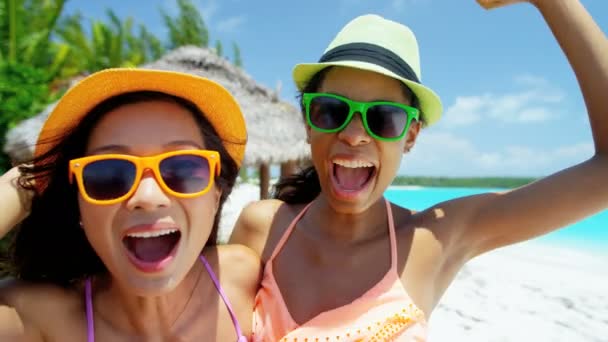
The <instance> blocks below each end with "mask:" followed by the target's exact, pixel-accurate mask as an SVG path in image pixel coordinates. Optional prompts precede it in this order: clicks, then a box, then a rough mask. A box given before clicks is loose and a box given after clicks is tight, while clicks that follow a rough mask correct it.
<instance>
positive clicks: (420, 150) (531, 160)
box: [400, 132, 593, 177]
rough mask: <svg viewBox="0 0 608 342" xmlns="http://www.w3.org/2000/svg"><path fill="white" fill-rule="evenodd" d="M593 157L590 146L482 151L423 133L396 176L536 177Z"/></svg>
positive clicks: (456, 138) (448, 137)
mask: <svg viewBox="0 0 608 342" xmlns="http://www.w3.org/2000/svg"><path fill="white" fill-rule="evenodd" d="M592 154H593V145H592V144H591V143H578V144H574V145H568V146H557V147H555V148H551V149H542V148H532V147H527V146H518V145H510V146H507V147H505V148H503V149H500V150H498V151H492V152H486V151H483V150H482V149H481V148H479V147H478V146H476V145H475V144H473V143H472V142H471V141H469V140H467V139H465V138H462V137H459V136H456V135H454V134H451V133H446V132H423V133H422V134H421V135H420V137H419V140H418V142H417V143H416V146H415V147H414V149H413V150H412V152H411V153H410V154H408V155H406V157H404V159H403V162H402V165H401V169H400V173H401V174H415V175H432V176H451V177H462V176H538V175H546V174H550V173H553V172H556V171H558V170H560V169H562V168H566V167H569V166H571V165H574V164H576V163H580V162H582V161H584V160H586V159H588V158H589V157H591V156H592Z"/></svg>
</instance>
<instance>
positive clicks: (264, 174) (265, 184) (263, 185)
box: [260, 164, 270, 199]
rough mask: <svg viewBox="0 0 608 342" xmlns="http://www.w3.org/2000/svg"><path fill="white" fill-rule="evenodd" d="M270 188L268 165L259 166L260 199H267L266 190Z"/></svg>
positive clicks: (267, 193)
mask: <svg viewBox="0 0 608 342" xmlns="http://www.w3.org/2000/svg"><path fill="white" fill-rule="evenodd" d="M269 187H270V166H268V164H261V165H260V199H267V198H268V197H269V191H268V188H269Z"/></svg>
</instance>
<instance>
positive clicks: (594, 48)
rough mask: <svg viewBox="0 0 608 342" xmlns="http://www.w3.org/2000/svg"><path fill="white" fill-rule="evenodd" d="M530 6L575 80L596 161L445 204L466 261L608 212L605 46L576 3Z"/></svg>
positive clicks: (547, 0)
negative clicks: (508, 188) (541, 19)
mask: <svg viewBox="0 0 608 342" xmlns="http://www.w3.org/2000/svg"><path fill="white" fill-rule="evenodd" d="M478 1H480V2H482V1H483V0H478ZM529 2H530V3H532V4H533V5H534V7H536V8H537V9H538V10H540V13H541V14H542V16H543V17H544V19H545V21H546V22H547V24H548V26H549V28H550V29H551V30H552V32H553V34H554V36H555V38H556V39H557V42H558V43H559V45H560V46H561V48H562V50H563V51H564V53H565V55H566V57H567V59H568V61H569V62H570V65H571V66H572V69H573V70H574V73H575V74H576V78H577V80H578V83H579V86H580V89H581V91H582V95H583V97H584V100H585V104H586V107H587V111H588V115H589V122H590V124H591V130H592V132H593V142H594V146H595V155H594V156H593V157H592V158H591V159H589V160H587V161H585V162H583V163H581V164H579V165H576V166H573V167H571V168H568V169H566V170H563V171H561V172H558V173H556V174H554V175H551V176H549V177H546V178H544V179H542V180H539V181H537V182H534V183H532V184H529V185H527V186H524V187H522V188H519V189H516V190H513V191H509V192H505V193H501V194H487V195H480V196H472V197H469V198H463V199H460V200H456V201H453V202H452V203H450V205H449V206H450V210H449V211H450V212H452V213H454V216H456V217H458V219H457V222H455V223H456V224H455V226H457V227H459V228H458V232H457V233H456V234H458V235H457V236H456V239H455V240H456V241H459V243H458V244H457V245H458V246H459V248H464V249H466V252H467V254H468V255H469V256H471V257H472V256H474V255H477V254H480V253H482V252H484V251H488V250H491V249H493V248H497V247H501V246H504V245H508V244H512V243H516V242H519V241H522V240H526V239H530V238H532V237H536V236H539V235H542V234H545V233H549V232H551V231H553V230H555V229H558V228H560V227H563V226H565V225H568V224H570V223H573V222H575V221H578V220H581V219H583V218H585V217H587V216H589V215H592V214H594V213H597V212H599V211H601V210H604V209H606V208H607V207H608V95H607V94H608V40H607V39H606V36H605V35H604V33H603V32H602V31H601V29H600V28H599V27H598V25H597V24H596V23H595V21H594V20H593V18H592V17H591V16H590V15H589V13H588V12H587V11H586V9H585V8H584V7H583V5H582V4H581V3H580V2H579V0H529ZM461 213H462V214H461Z"/></svg>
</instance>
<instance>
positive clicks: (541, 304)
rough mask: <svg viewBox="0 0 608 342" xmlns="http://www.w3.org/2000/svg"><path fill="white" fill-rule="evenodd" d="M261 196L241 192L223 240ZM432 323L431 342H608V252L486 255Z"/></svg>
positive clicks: (529, 247) (467, 271)
mask: <svg viewBox="0 0 608 342" xmlns="http://www.w3.org/2000/svg"><path fill="white" fill-rule="evenodd" d="M408 188H409V187H408ZM258 198H259V189H258V187H257V186H255V185H250V184H241V185H239V186H238V187H236V188H235V190H234V192H233V194H231V196H230V197H229V200H228V202H227V203H226V205H225V207H224V212H223V216H222V224H221V227H222V228H221V234H220V239H221V240H225V239H227V237H228V234H229V232H230V227H232V226H233V224H234V222H235V221H236V219H237V217H238V214H239V212H240V210H241V208H243V206H245V205H246V204H247V203H249V202H251V201H254V200H256V199H258ZM607 229H608V227H607ZM607 250H608V246H607ZM429 324H430V337H429V341H431V342H443V341H479V342H482V341H483V342H511V341H513V342H515V341H517V342H521V341H526V342H527V341H542V342H544V341H547V342H562V341H563V342H566V341H567V342H579V341H580V342H608V251H607V252H606V254H605V255H598V254H590V253H586V252H584V251H580V250H574V249H568V248H564V247H561V248H560V247H553V246H549V245H546V244H543V243H540V242H534V241H533V242H526V243H521V244H518V245H514V246H509V247H506V248H503V249H499V250H496V251H493V252H490V253H487V254H485V255H482V256H480V257H478V258H476V259H474V260H472V261H470V262H469V263H468V264H467V265H466V266H465V267H464V268H463V269H462V270H461V271H460V273H459V274H458V276H457V277H456V279H455V280H454V282H453V283H452V284H451V286H450V288H448V290H447V291H446V293H445V295H444V296H443V298H442V300H441V302H440V304H439V305H438V307H437V308H436V309H435V311H434V312H433V314H432V316H431V318H430V322H429Z"/></svg>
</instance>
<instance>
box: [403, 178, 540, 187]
mask: <svg viewBox="0 0 608 342" xmlns="http://www.w3.org/2000/svg"><path fill="white" fill-rule="evenodd" d="M534 180H535V178H509V177H471V178H448V177H405V176H397V178H395V180H394V181H393V183H392V185H418V186H437V187H462V188H468V187H472V188H517V187H520V186H522V185H526V184H528V183H531V182H533V181H534Z"/></svg>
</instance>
